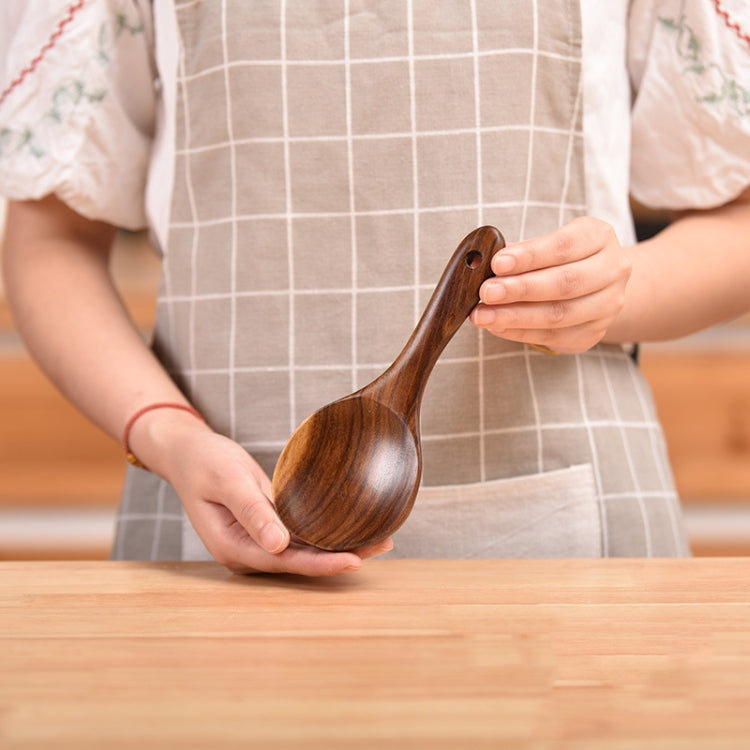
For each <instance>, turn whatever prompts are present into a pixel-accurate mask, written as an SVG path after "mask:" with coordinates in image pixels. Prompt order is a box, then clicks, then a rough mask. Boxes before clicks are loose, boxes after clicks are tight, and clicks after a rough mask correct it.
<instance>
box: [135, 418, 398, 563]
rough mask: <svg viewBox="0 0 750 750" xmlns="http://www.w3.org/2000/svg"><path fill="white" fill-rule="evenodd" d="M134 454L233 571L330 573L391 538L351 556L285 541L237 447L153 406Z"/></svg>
mask: <svg viewBox="0 0 750 750" xmlns="http://www.w3.org/2000/svg"><path fill="white" fill-rule="evenodd" d="M131 445H132V447H133V451H134V453H135V454H136V455H137V456H139V458H141V460H142V461H143V463H144V464H146V465H147V466H148V467H149V469H151V470H153V471H156V473H158V474H159V475H160V476H162V477H163V478H164V479H166V480H167V481H169V482H170V483H171V484H172V486H173V487H174V488H175V491H176V492H177V494H178V495H179V497H180V499H181V501H182V504H183V506H184V508H185V512H186V513H187V515H188V517H189V519H190V521H191V523H192V524H193V527H194V528H195V530H196V531H197V532H198V535H199V536H200V537H201V539H202V541H203V543H204V544H205V545H206V548H207V549H208V551H209V552H210V553H211V555H212V556H213V557H214V559H215V560H216V561H217V562H220V563H221V564H222V565H224V566H226V567H227V568H229V569H230V570H231V571H233V572H235V573H253V572H268V573H298V574H301V575H308V576H335V575H339V574H341V573H348V572H352V571H355V570H358V569H359V568H360V567H361V566H362V561H363V560H364V559H366V558H368V557H372V556H374V555H378V554H382V553H384V552H387V551H388V550H389V549H391V547H392V546H393V544H392V542H391V540H390V539H387V540H385V541H384V542H381V543H380V544H378V545H376V546H373V547H368V548H363V549H360V550H357V551H356V552H326V551H324V550H320V549H316V548H314V547H310V546H306V545H300V544H296V543H294V542H292V541H291V538H290V534H289V531H288V530H287V529H286V528H285V527H284V525H283V524H282V523H281V520H280V519H279V517H278V515H277V514H276V510H275V508H274V505H273V503H272V501H271V494H272V492H271V481H270V479H269V478H268V476H267V475H266V473H265V472H264V471H263V469H261V467H260V466H259V465H258V463H257V462H256V461H255V460H254V459H253V458H252V456H251V455H250V454H249V453H247V451H246V450H245V449H244V448H242V446H240V445H239V444H237V443H235V442H234V441H233V440H230V439H229V438H227V437H224V436H223V435H219V434H218V433H215V432H213V431H212V430H211V429H210V428H209V427H208V426H207V425H205V424H204V423H203V422H200V421H199V420H197V419H196V418H195V417H194V416H193V415H191V414H189V413H187V412H183V411H180V410H173V409H159V410H156V411H153V412H148V413H146V414H144V415H143V416H142V417H140V418H139V419H138V421H137V422H136V423H135V425H134V426H133V430H132V432H131Z"/></svg>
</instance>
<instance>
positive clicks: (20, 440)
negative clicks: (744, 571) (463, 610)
mask: <svg viewBox="0 0 750 750" xmlns="http://www.w3.org/2000/svg"><path fill="white" fill-rule="evenodd" d="M635 214H636V220H637V225H638V232H639V235H640V236H642V237H644V236H648V235H649V234H651V233H653V232H654V231H657V230H658V229H659V228H660V227H661V226H663V224H664V222H665V221H666V218H665V217H664V216H663V215H660V214H658V213H654V212H648V211H645V210H644V209H642V208H640V207H638V206H635ZM3 219H4V206H3V205H2V203H0V234H2V226H3V224H4V221H3ZM113 273H114V276H115V279H116V281H117V283H118V285H119V288H120V289H121V291H122V294H123V297H124V299H125V301H126V304H127V306H128V308H129V310H130V312H131V314H132V315H133V317H134V319H135V320H136V322H137V323H138V325H139V326H140V328H141V329H142V330H143V333H144V335H145V336H148V334H149V331H150V329H151V326H152V323H153V317H154V311H155V307H156V305H155V298H156V290H157V286H158V280H159V265H158V262H157V260H156V258H155V257H154V255H153V253H152V251H151V249H150V247H149V244H148V240H147V238H146V236H145V235H143V234H130V233H126V232H122V233H120V235H119V236H118V239H117V244H116V248H115V252H114V257H113ZM748 293H749V294H750V290H749V291H748ZM40 304H43V302H42V301H40ZM641 365H642V368H643V370H644V372H645V373H646V375H647V377H648V378H649V380H650V382H651V386H652V388H653V391H654V395H655V397H656V402H657V407H658V409H659V413H660V416H661V418H662V421H663V423H664V427H665V430H666V434H667V442H668V446H669V451H670V456H671V459H672V463H673V467H674V471H675V477H676V481H677V486H678V489H679V491H680V493H681V496H682V499H683V504H684V508H685V512H686V516H687V521H688V530H689V534H690V539H691V544H692V548H693V552H694V554H696V555H750V315H747V316H744V317H743V318H741V319H739V320H736V321H733V322H731V323H727V324H724V325H721V326H717V327H715V328H712V329H710V330H708V331H704V332H702V333H700V334H698V335H695V336H691V337H688V338H684V339H680V340H678V341H674V342H670V343H669V344H658V345H657V344H650V345H646V346H643V347H641ZM123 475H124V456H123V450H122V447H121V446H120V445H119V444H118V443H116V442H115V441H114V440H112V439H110V438H109V437H107V436H106V435H104V434H103V433H102V432H100V431H99V430H98V429H97V428H96V427H93V426H92V425H91V424H89V423H88V422H87V421H86V420H85V419H84V418H83V417H81V416H80V415H79V414H78V413H77V412H76V411H75V410H74V409H73V408H72V407H71V406H69V405H68V404H67V403H66V402H65V400H64V399H63V398H62V397H61V396H60V395H59V394H58V393H57V392H56V391H55V389H54V388H53V387H52V386H51V385H50V384H49V383H48V382H47V380H46V379H45V377H44V375H43V374H42V373H41V372H40V371H39V369H38V368H37V367H36V365H35V364H34V363H33V361H32V360H31V359H30V357H29V356H28V354H27V353H26V351H25V349H24V346H23V344H22V343H21V340H20V338H19V336H18V334H17V332H16V331H15V329H14V326H13V321H12V318H11V315H10V311H9V309H8V305H7V302H6V300H5V295H4V292H3V288H2V282H1V281H0V560H31V559H47V560H54V559H105V558H106V557H107V556H108V554H109V548H110V544H111V540H112V535H113V530H114V515H115V510H116V507H117V502H118V497H119V490H120V484H121V482H122V477H123Z"/></svg>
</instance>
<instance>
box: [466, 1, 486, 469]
mask: <svg viewBox="0 0 750 750" xmlns="http://www.w3.org/2000/svg"><path fill="white" fill-rule="evenodd" d="M470 14H471V51H472V70H473V72H474V130H475V135H474V148H475V149H476V152H477V226H480V227H481V226H484V178H483V175H482V170H483V169H484V165H483V163H482V92H481V90H480V88H479V23H478V21H477V4H476V0H471V3H470ZM474 335H475V336H476V339H477V351H478V354H479V367H478V368H477V391H478V393H479V403H480V405H481V406H480V409H479V435H480V436H479V477H480V479H481V480H482V481H484V480H485V479H486V478H487V444H486V439H485V435H484V428H485V424H484V423H485V410H484V406H483V404H484V403H485V382H484V367H483V366H482V362H483V361H484V354H485V346H484V341H485V333H484V331H482V330H481V329H477V331H476V333H475V334H474Z"/></svg>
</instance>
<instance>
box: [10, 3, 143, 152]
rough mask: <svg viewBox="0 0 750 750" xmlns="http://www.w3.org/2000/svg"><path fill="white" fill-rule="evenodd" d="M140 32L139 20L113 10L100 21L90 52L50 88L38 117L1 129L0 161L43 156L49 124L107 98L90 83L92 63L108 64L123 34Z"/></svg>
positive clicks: (48, 133) (100, 88) (60, 120)
mask: <svg viewBox="0 0 750 750" xmlns="http://www.w3.org/2000/svg"><path fill="white" fill-rule="evenodd" d="M143 31H144V29H143V25H142V24H141V23H140V22H137V23H133V22H132V21H131V20H130V19H129V18H128V17H127V16H126V15H125V14H124V13H116V14H115V15H114V16H113V17H112V18H111V19H109V20H108V21H106V22H104V23H102V24H101V26H100V27H99V33H98V35H97V44H96V48H95V49H93V50H92V55H91V56H90V58H89V59H87V60H86V61H84V63H82V64H81V65H80V66H79V68H78V69H77V70H75V71H72V72H71V76H70V78H69V80H67V81H65V82H64V83H61V84H60V85H59V86H57V87H56V88H55V89H54V90H53V91H52V93H51V95H50V99H49V104H48V107H47V108H46V109H45V111H44V112H43V114H42V115H41V116H40V117H39V118H38V120H37V121H36V122H33V123H29V124H24V125H23V126H21V127H18V128H11V127H5V128H2V129H0V160H2V159H3V158H4V157H7V156H10V155H11V154H14V153H16V152H18V151H23V150H26V151H28V153H29V154H31V155H32V156H34V157H37V158H42V157H44V156H45V155H46V154H47V153H48V150H47V146H46V142H47V139H48V138H49V137H50V135H51V134H50V127H51V126H55V125H62V124H63V123H65V122H66V121H67V120H68V119H69V118H70V117H71V115H72V114H73V113H74V112H77V111H79V110H80V109H81V108H82V107H84V106H86V105H94V104H98V103H99V102H102V101H104V99H105V98H106V97H107V90H106V88H103V87H101V86H98V85H95V84H92V83H91V82H90V79H91V78H92V77H93V76H92V75H91V66H102V67H105V66H108V65H109V64H110V62H111V60H112V52H113V50H114V49H115V47H116V45H117V43H118V41H119V39H120V38H121V37H122V36H123V34H129V35H131V36H135V35H136V34H142V33H143ZM37 74H38V71H37ZM96 78H97V79H98V78H99V76H98V75H97V76H96Z"/></svg>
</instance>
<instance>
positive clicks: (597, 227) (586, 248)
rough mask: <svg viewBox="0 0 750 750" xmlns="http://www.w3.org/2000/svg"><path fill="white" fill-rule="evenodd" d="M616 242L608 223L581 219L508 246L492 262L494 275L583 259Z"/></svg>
mask: <svg viewBox="0 0 750 750" xmlns="http://www.w3.org/2000/svg"><path fill="white" fill-rule="evenodd" d="M612 242H617V237H616V235H615V231H614V229H613V228H612V226H611V225H610V224H608V223H607V222H605V221H601V220H599V219H595V218H592V217H590V216H581V217H579V218H577V219H573V221H571V222H569V223H568V224H565V225H564V226H562V227H560V228H559V229H556V230H555V231H553V232H549V233H548V234H543V235H540V236H538V237H533V238H531V239H528V240H523V241H522V242H514V243H510V244H508V245H507V246H506V247H505V248H503V249H502V250H500V252H498V253H497V254H496V255H495V257H494V258H493V259H492V271H493V273H494V274H495V275H497V276H504V275H507V274H520V273H527V272H529V271H536V270H539V269H541V268H551V267H555V266H562V265H566V264H568V263H573V262H575V261H578V260H583V259H584V258H588V257H590V256H591V255H594V254H596V253H597V252H599V250H600V249H601V248H602V247H605V246H607V245H610V244H611V243H612Z"/></svg>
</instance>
